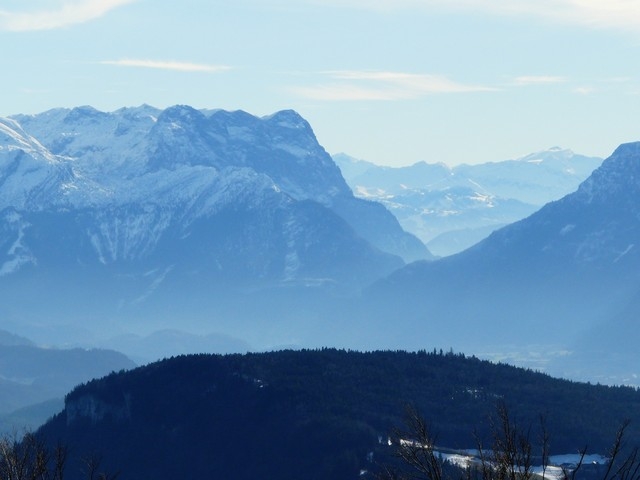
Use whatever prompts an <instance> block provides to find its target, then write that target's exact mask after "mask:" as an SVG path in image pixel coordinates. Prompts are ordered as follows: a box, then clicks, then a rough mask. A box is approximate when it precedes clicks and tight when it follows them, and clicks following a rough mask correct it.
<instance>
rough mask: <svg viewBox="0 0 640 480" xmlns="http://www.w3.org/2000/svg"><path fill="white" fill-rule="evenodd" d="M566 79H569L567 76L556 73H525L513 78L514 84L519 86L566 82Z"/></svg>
mask: <svg viewBox="0 0 640 480" xmlns="http://www.w3.org/2000/svg"><path fill="white" fill-rule="evenodd" d="M566 81H567V79H566V78H565V77H559V76H555V75H523V76H520V77H516V78H515V79H514V80H513V84H514V85H517V86H527V85H553V84H557V83H565V82H566Z"/></svg>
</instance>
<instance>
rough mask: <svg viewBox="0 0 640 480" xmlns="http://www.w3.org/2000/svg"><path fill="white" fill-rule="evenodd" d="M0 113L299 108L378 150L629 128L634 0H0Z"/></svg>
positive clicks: (519, 144)
mask: <svg viewBox="0 0 640 480" xmlns="http://www.w3.org/2000/svg"><path fill="white" fill-rule="evenodd" d="M0 44H1V45H2V48H1V49H0V61H1V63H2V70H1V72H2V74H1V75H0V92H2V97H1V98H2V102H0V116H9V115H12V114H17V113H27V114H32V113H39V112H43V111H46V110H49V109H51V108H57V107H68V108H71V107H75V106H80V105H92V106H93V107H95V108H97V109H99V110H103V111H113V110H117V109H118V108H121V107H129V106H137V105H141V104H149V105H153V106H155V107H158V108H165V107H168V106H171V105H176V104H186V105H191V106H193V107H195V108H203V109H204V108H206V109H211V108H222V109H226V110H245V111H247V112H249V113H251V114H253V115H257V116H263V115H269V114H271V113H274V112H276V111H278V110H283V109H294V110H296V111H297V112H298V113H300V114H301V115H302V116H303V117H304V118H305V119H306V120H308V121H309V123H310V124H311V126H312V128H313V130H314V132H315V134H316V137H317V138H318V141H319V142H320V143H321V144H322V145H323V146H324V148H325V149H326V150H327V151H328V152H329V153H331V154H334V153H339V152H344V153H347V154H349V155H351V156H353V157H356V158H360V159H364V160H368V161H371V162H374V163H377V164H381V165H391V166H400V165H410V164H413V163H415V162H418V161H426V162H429V163H435V162H444V163H447V164H449V165H457V164H461V163H469V164H473V163H482V162H488V161H500V160H506V159H510V158H518V157H520V156H524V155H526V154H528V153H532V152H536V151H540V150H545V149H547V148H550V147H556V146H558V147H562V148H569V149H572V150H573V151H575V152H576V153H580V154H584V155H592V156H600V157H607V156H608V155H610V154H611V153H612V152H613V150H614V149H615V148H616V147H617V146H618V145H619V144H621V143H625V142H630V141H637V140H640V2H639V1H637V0H227V1H222V0H182V1H180V2H175V1H166V0H30V1H28V2H25V1H24V0H2V1H0Z"/></svg>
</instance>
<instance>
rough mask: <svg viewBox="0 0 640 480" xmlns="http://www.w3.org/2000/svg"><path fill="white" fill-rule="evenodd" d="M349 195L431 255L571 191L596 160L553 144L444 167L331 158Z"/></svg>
mask: <svg viewBox="0 0 640 480" xmlns="http://www.w3.org/2000/svg"><path fill="white" fill-rule="evenodd" d="M333 158H334V160H335V161H336V163H337V164H338V166H339V167H340V169H341V170H342V172H343V175H344V177H345V179H346V180H347V183H348V184H349V185H350V186H351V188H352V189H353V191H354V193H355V194H356V195H357V196H360V197H362V198H369V199H372V200H376V201H378V202H381V203H383V204H384V205H385V206H386V207H387V208H388V209H389V210H390V211H391V212H392V213H393V214H394V215H395V216H396V217H397V218H398V220H399V222H400V224H401V225H402V226H403V227H404V228H405V229H406V230H407V231H409V232H412V233H414V234H415V235H416V236H418V237H419V238H420V239H421V240H422V241H423V242H425V243H426V244H427V246H428V247H429V249H430V250H431V251H432V252H434V253H435V254H437V255H441V256H446V255H451V254H453V253H457V252H460V251H462V250H464V249H465V248H468V247H470V246H471V245H473V244H475V243H477V242H479V241H480V240H482V239H483V238H486V237H487V236H488V235H489V234H490V233H491V232H492V231H494V230H497V229H498V228H500V227H502V226H505V225H507V224H509V223H513V222H515V221H517V220H521V219H522V218H525V217H526V216H528V215H530V214H532V213H533V212H535V211H536V210H538V209H539V208H540V207H541V206H542V205H544V204H546V203H548V202H551V201H553V200H557V199H559V198H561V197H562V196H563V195H566V194H568V193H571V192H573V191H574V190H575V189H576V188H577V186H578V185H579V183H580V182H581V181H583V180H584V179H586V178H587V177H588V176H589V174H590V173H591V172H592V171H593V170H594V169H595V168H596V167H597V166H598V165H600V163H601V162H602V159H599V158H594V157H585V156H583V155H577V154H575V153H573V152H572V151H571V150H564V149H560V148H557V147H555V148H551V149H549V150H546V151H542V152H537V153H533V154H531V155H527V156H525V157H522V158H518V159H516V160H505V161H501V162H491V163H484V164H476V165H459V166H456V167H448V166H446V165H443V164H427V163H424V162H419V163H416V164H414V165H412V166H409V167H400V168H392V167H380V166H376V165H374V164H371V163H369V162H365V161H362V160H356V159H354V158H352V157H349V156H347V155H345V154H338V155H334V157H333Z"/></svg>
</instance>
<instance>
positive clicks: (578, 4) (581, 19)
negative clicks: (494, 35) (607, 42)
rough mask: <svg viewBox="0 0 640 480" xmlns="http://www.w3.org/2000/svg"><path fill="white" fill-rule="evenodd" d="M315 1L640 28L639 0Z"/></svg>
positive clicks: (629, 28)
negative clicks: (533, 17) (530, 17)
mask: <svg viewBox="0 0 640 480" xmlns="http://www.w3.org/2000/svg"><path fill="white" fill-rule="evenodd" d="M308 1H310V2H312V3H316V4H324V5H333V6H343V7H352V8H353V7H355V8H363V9H375V10H397V9H402V8H422V9H425V8H426V9H433V8H438V9H441V10H449V11H476V12H478V11H480V12H487V13H490V14H497V15H519V16H524V15H527V16H536V17H539V18H544V19H548V20H552V21H557V22H562V23H569V24H581V25H585V26H589V27H598V28H603V27H604V28H623V29H628V30H636V31H640V2H638V1H637V0H509V1H504V0H308Z"/></svg>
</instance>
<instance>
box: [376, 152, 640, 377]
mask: <svg viewBox="0 0 640 480" xmlns="http://www.w3.org/2000/svg"><path fill="white" fill-rule="evenodd" d="M639 179H640V143H631V144H626V145H622V146H620V147H619V148H618V149H617V150H616V151H615V152H614V153H613V155H611V157H609V158H608V159H607V160H605V161H604V163H603V164H602V166H601V167H600V168H598V169H597V170H595V171H594V172H593V174H592V175H591V176H590V177H589V178H588V179H587V180H585V181H584V182H583V183H582V184H581V185H580V187H579V188H578V190H577V191H576V192H575V193H572V194H570V195H567V196H566V197H564V198H562V199H561V200H558V201H556V202H552V203H549V204H547V205H546V206H544V207H543V208H542V209H540V210H539V211H538V212H536V213H534V214H533V215H531V216H530V217H528V218H526V219H524V220H522V221H520V222H517V223H515V224H513V225H510V226H507V227H505V228H503V229H501V230H498V231H496V232H494V233H493V234H492V235H491V236H489V237H488V238H487V239H486V240H484V241H482V242H481V243H479V244H478V245H476V246H475V247H472V248H471V249H469V250H467V251H465V252H462V253H460V254H458V255H454V256H452V257H448V258H445V259H443V260H439V261H436V262H433V263H432V264H426V263H423V262H417V263H414V264H411V265H408V266H406V267H404V268H403V269H401V270H399V271H398V272H396V273H394V274H392V275H391V276H390V277H389V278H388V279H386V280H384V281H381V282H379V283H378V284H376V285H375V286H374V287H373V288H372V289H371V290H370V292H369V295H368V297H367V298H368V300H370V304H371V305H372V307H371V308H372V311H375V312H380V314H379V317H378V318H379V319H380V323H381V324H383V322H384V317H385V316H388V315H389V314H390V313H391V312H394V314H395V316H396V317H395V318H400V319H403V320H402V321H400V322H398V321H396V323H395V324H394V332H393V333H392V334H393V335H394V336H395V338H396V340H397V341H398V342H400V341H404V342H405V346H407V343H406V342H408V341H410V339H411V338H413V339H419V340H415V341H414V346H417V345H418V344H419V343H420V341H422V342H428V344H436V345H442V346H443V347H449V346H453V347H454V348H459V349H463V350H464V351H467V352H470V351H473V352H480V353H490V352H492V351H494V352H499V351H500V350H502V351H504V350H505V349H508V348H510V347H511V346H518V348H519V351H520V353H522V352H523V347H525V346H527V345H529V346H531V345H536V344H537V345H538V346H540V349H538V351H537V354H538V355H541V352H549V351H551V349H555V350H554V353H557V352H558V351H561V352H563V355H566V354H570V353H571V352H573V353H575V354H578V353H580V355H582V358H586V357H588V356H589V355H590V354H591V353H594V354H595V351H596V349H595V347H596V342H594V335H593V333H594V330H595V331H598V332H600V338H599V342H600V344H601V345H604V344H609V345H610V347H611V344H612V343H613V341H611V342H608V341H607V338H608V337H611V336H612V335H618V334H619V332H618V333H614V331H617V327H616V328H613V327H615V326H623V325H627V327H629V326H630V325H635V324H636V323H637V321H636V320H634V318H635V317H634V316H633V315H635V314H633V313H632V312H633V311H634V309H633V308H632V307H631V306H632V305H636V304H637V299H638V298H639V297H640V295H639V294H640V250H639V249H638V242H639V239H640V207H639V205H640V180H639ZM408 306H410V307H408ZM372 315H376V314H375V313H372ZM371 323H372V321H371V317H370V318H369V324H371ZM606 325H610V326H611V327H612V328H611V331H610V332H607V328H606ZM372 330H373V328H372ZM383 330H384V327H381V329H379V330H378V331H379V332H382V331H383ZM637 332H638V329H637V328H626V334H628V335H627V337H626V340H627V341H631V344H633V345H636V344H637V342H638V341H639V340H640V338H639V337H638V333H637ZM386 333H387V336H386V338H387V339H389V338H394V337H390V336H389V335H392V334H391V333H389V332H386ZM587 337H588V338H590V341H589V342H587V341H586V340H585V338H587ZM612 338H613V337H612ZM598 350H599V353H600V354H601V355H603V356H604V357H603V358H606V355H607V352H603V351H602V349H601V348H600V349H598ZM611 351H612V350H608V352H609V354H610V353H611ZM635 355H636V358H635V360H636V361H637V354H635ZM610 357H611V355H610ZM502 358H505V357H502ZM594 359H595V357H591V361H592V362H593V361H594ZM548 360H552V359H551V358H550V357H549V358H546V359H545V361H548ZM627 360H628V358H627ZM636 363H637V362H636ZM542 366H543V367H544V365H542ZM558 368H561V367H558ZM582 370H583V371H584V367H582ZM560 373H567V372H566V371H563V372H560ZM609 373H611V372H609Z"/></svg>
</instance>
